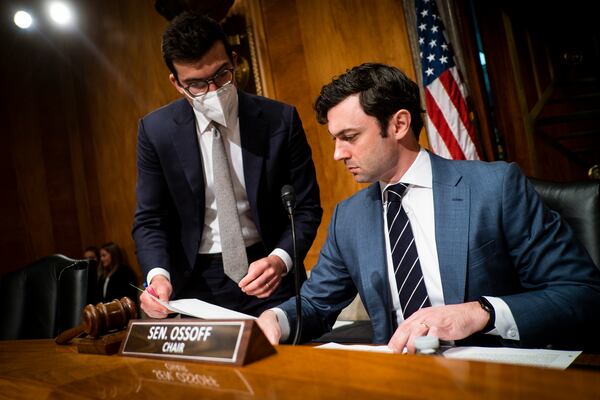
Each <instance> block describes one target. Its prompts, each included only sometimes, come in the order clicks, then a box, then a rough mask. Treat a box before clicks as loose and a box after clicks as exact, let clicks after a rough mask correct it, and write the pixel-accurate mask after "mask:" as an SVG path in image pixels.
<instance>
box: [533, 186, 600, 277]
mask: <svg viewBox="0 0 600 400" xmlns="http://www.w3.org/2000/svg"><path fill="white" fill-rule="evenodd" d="M529 181H530V182H531V183H532V184H533V187H534V188H535V190H536V191H537V192H538V193H539V195H540V197H541V198H542V201H543V202H544V204H546V206H548V207H549V208H551V209H553V210H554V211H556V212H558V213H559V214H560V215H561V216H562V217H563V219H564V220H565V221H566V222H567V223H568V224H569V225H570V226H571V228H572V229H573V232H574V234H575V237H576V238H577V239H579V241H580V242H581V244H583V246H584V247H585V248H586V250H587V251H588V253H589V255H590V257H591V258H592V260H593V261H594V263H595V264H596V266H597V267H598V268H600V182H598V181H586V182H572V183H559V182H550V181H544V180H540V179H534V178H529Z"/></svg>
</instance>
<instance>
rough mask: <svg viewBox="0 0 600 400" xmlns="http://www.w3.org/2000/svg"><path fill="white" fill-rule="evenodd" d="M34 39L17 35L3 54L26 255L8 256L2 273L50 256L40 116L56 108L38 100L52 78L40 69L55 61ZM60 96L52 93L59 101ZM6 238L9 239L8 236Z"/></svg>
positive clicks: (50, 226) (50, 229) (43, 127)
mask: <svg viewBox="0 0 600 400" xmlns="http://www.w3.org/2000/svg"><path fill="white" fill-rule="evenodd" d="M36 39H37V38H36V37H35V36H32V35H30V36H26V35H17V36H16V37H14V40H13V41H11V42H10V45H9V46H7V48H6V51H7V53H6V54H7V55H8V54H11V58H10V59H11V60H12V62H11V63H8V64H7V65H5V66H4V68H6V70H7V72H6V73H7V76H9V77H11V78H12V79H10V80H7V86H6V87H5V89H6V90H7V92H9V93H11V101H10V102H9V103H8V111H7V119H6V126H7V127H8V136H9V137H10V139H9V142H8V143H9V145H10V149H9V152H8V154H10V156H9V157H10V159H11V161H12V164H13V168H14V171H15V178H16V179H15V181H16V187H15V188H14V190H15V192H16V193H17V197H18V203H19V208H18V209H15V210H13V212H14V213H16V214H20V215H21V217H22V218H21V221H20V223H21V224H22V226H23V227H24V228H25V230H26V231H25V232H26V234H25V236H24V237H22V238H21V239H22V240H23V243H22V246H23V247H24V248H25V249H26V254H25V255H23V256H22V257H14V258H13V257H11V256H10V255H8V259H12V260H13V261H12V262H13V263H14V264H13V265H6V266H3V267H2V269H3V270H4V271H7V270H13V269H17V268H18V267H22V266H23V265H25V264H26V263H28V262H31V261H33V260H35V259H37V258H40V257H43V256H45V255H48V254H51V253H53V252H54V229H53V223H52V211H51V208H50V204H49V201H48V199H49V193H48V187H47V171H46V170H45V164H44V159H45V156H44V151H43V145H42V135H43V134H46V135H49V134H51V132H50V130H49V129H47V128H48V126H47V122H46V121H44V120H43V116H44V115H47V114H46V113H45V112H44V110H47V109H54V108H53V107H54V105H55V104H56V100H57V99H55V98H53V99H51V100H50V101H49V102H48V103H46V104H44V103H43V102H40V101H39V99H40V98H39V97H38V96H40V95H41V93H40V92H41V91H43V90H45V89H46V88H47V87H48V86H47V85H46V84H47V83H48V80H50V79H52V77H51V76H50V75H48V74H46V71H47V70H46V69H45V68H42V66H46V65H47V64H49V63H51V62H52V61H53V58H52V54H51V52H50V51H48V50H46V49H44V48H43V47H42V45H41V44H38V42H37V41H36ZM5 59H6V58H5ZM6 70H5V71H6ZM59 95H60V93H57V94H56V96H57V97H58V96H59ZM59 101H60V100H59ZM7 234H8V235H10V232H7ZM4 240H6V239H4ZM13 256H14V255H13ZM4 257H7V256H6V255H3V258H4Z"/></svg>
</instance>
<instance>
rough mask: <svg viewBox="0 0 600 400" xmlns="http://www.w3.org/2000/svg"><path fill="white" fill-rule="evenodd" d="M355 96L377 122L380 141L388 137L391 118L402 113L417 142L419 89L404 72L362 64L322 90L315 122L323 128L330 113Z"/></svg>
mask: <svg viewBox="0 0 600 400" xmlns="http://www.w3.org/2000/svg"><path fill="white" fill-rule="evenodd" d="M355 93H358V94H359V96H358V97H359V101H360V105H361V107H362V109H363V111H364V112H365V114H367V115H370V116H372V117H375V118H377V121H378V122H379V126H380V127H381V135H382V136H383V137H385V136H387V128H388V123H389V120H390V118H391V116H392V115H394V113H396V112H397V111H398V110H400V109H405V110H408V112H409V113H410V116H411V123H410V126H411V128H412V130H413V133H414V135H415V137H416V138H417V139H419V133H420V132H421V128H422V127H423V118H422V116H421V113H422V112H423V110H422V109H421V100H420V96H419V87H418V85H417V84H416V83H415V82H413V81H412V80H410V79H409V78H408V77H407V76H406V75H405V74H404V72H402V71H400V70H399V69H398V68H396V67H392V66H389V65H385V64H376V63H365V64H361V65H359V66H356V67H354V68H351V69H349V70H348V71H346V73H344V74H342V75H340V76H337V77H335V78H334V79H333V81H332V82H331V83H328V84H327V85H325V86H323V88H322V89H321V93H320V94H319V97H317V100H316V102H315V107H314V108H315V112H316V114H317V121H319V123H320V124H326V123H327V113H328V112H329V110H331V109H332V108H333V107H335V106H336V105H338V104H339V103H341V102H342V101H343V100H344V99H345V98H346V97H348V96H350V95H353V94H355Z"/></svg>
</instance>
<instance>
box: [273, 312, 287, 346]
mask: <svg viewBox="0 0 600 400" xmlns="http://www.w3.org/2000/svg"><path fill="white" fill-rule="evenodd" d="M271 311H273V312H274V313H275V315H276V316H277V322H278V323H279V329H281V338H280V339H279V343H282V342H285V341H286V340H287V339H288V338H289V337H290V321H288V317H287V315H286V313H285V311H283V310H282V309H281V308H271Z"/></svg>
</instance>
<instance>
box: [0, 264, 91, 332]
mask: <svg viewBox="0 0 600 400" xmlns="http://www.w3.org/2000/svg"><path fill="white" fill-rule="evenodd" d="M96 265H97V263H96V262H95V261H89V260H73V259H70V258H68V257H65V256H63V255H59V254H55V255H51V256H48V257H45V258H42V259H40V260H38V261H36V262H34V263H32V264H30V265H28V266H26V267H25V268H22V269H20V270H17V271H14V272H11V273H9V274H7V275H5V276H4V277H2V279H1V280H0V304H2V312H1V313H0V339H4V340H6V339H45V338H53V337H55V336H57V335H58V333H60V332H62V331H64V330H66V329H68V328H72V327H74V326H77V325H79V324H80V323H81V312H82V309H83V307H85V305H86V304H89V303H94V302H95V300H96V296H95V287H96Z"/></svg>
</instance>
